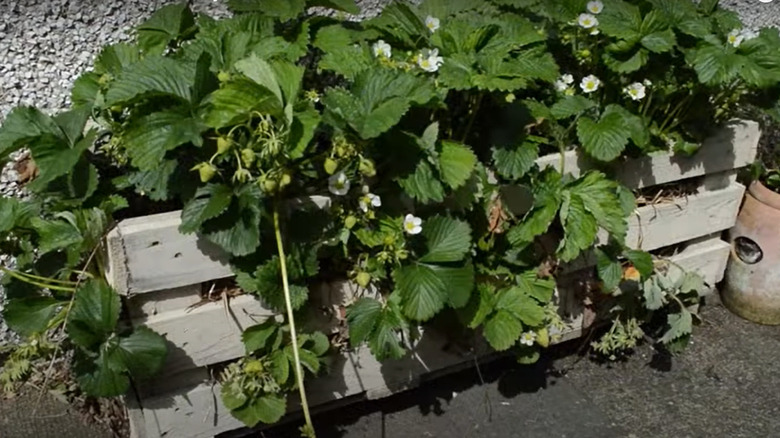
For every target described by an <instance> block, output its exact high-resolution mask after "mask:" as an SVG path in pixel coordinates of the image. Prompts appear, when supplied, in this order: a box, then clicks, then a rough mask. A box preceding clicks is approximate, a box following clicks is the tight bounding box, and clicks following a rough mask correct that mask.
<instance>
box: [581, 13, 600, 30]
mask: <svg viewBox="0 0 780 438" xmlns="http://www.w3.org/2000/svg"><path fill="white" fill-rule="evenodd" d="M577 23H578V24H579V25H580V27H582V28H584V29H590V28H592V27H596V26H598V25H599V20H597V19H596V17H595V16H593V15H592V14H580V16H579V17H578V18H577Z"/></svg>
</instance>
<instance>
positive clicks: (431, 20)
mask: <svg viewBox="0 0 780 438" xmlns="http://www.w3.org/2000/svg"><path fill="white" fill-rule="evenodd" d="M440 24H441V21H440V20H439V19H438V18H436V17H431V16H430V15H429V16H427V17H425V27H427V28H428V30H430V31H431V33H434V32H436V31H437V30H439V25H440Z"/></svg>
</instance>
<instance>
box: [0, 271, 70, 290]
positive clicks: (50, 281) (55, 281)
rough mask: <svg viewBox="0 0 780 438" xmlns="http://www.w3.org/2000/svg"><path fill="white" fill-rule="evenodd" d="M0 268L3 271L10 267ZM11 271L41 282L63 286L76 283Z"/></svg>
mask: <svg viewBox="0 0 780 438" xmlns="http://www.w3.org/2000/svg"><path fill="white" fill-rule="evenodd" d="M0 269H2V270H3V271H4V272H9V271H11V269H8V268H6V267H0ZM13 272H15V273H16V274H18V275H21V276H22V277H26V278H30V279H32V280H37V281H40V282H42V283H51V284H55V285H56V284H59V285H64V286H75V285H76V282H75V281H70V280H57V279H56V278H49V277H41V276H39V275H33V274H28V273H26V272H22V271H13Z"/></svg>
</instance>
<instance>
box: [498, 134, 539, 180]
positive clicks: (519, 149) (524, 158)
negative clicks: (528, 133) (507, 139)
mask: <svg viewBox="0 0 780 438" xmlns="http://www.w3.org/2000/svg"><path fill="white" fill-rule="evenodd" d="M538 157H539V144H538V143H536V142H533V141H524V142H523V143H522V144H520V145H519V146H494V147H493V165H494V166H495V168H496V172H498V173H499V175H501V176H503V177H504V178H506V179H508V180H510V181H516V180H518V179H520V178H522V177H523V176H524V175H525V174H526V173H528V171H529V170H531V168H533V167H534V164H536V161H535V160H536V159H537V158H538Z"/></svg>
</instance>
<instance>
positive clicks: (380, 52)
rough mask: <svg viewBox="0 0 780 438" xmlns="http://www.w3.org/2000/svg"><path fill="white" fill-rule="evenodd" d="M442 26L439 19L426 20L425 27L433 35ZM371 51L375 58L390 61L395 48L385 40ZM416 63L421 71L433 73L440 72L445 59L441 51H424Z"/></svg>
mask: <svg viewBox="0 0 780 438" xmlns="http://www.w3.org/2000/svg"><path fill="white" fill-rule="evenodd" d="M440 26H441V21H440V20H439V19H438V18H436V17H431V16H430V15H429V16H428V17H426V18H425V27H427V28H428V30H430V31H431V33H434V32H436V31H437V30H439V27H440ZM371 49H372V51H373V52H374V56H375V57H377V58H382V59H390V58H391V57H392V56H393V48H392V47H390V44H388V43H386V42H385V41H384V40H379V41H377V42H375V43H374V44H373V45H372V46H371ZM414 62H416V63H417V65H418V66H419V67H420V68H421V69H423V70H425V71H427V72H429V73H433V72H436V71H438V70H439V67H441V65H442V64H443V63H444V58H442V57H441V56H439V49H423V50H422V51H421V52H420V53H419V54H417V56H416V57H415V60H414Z"/></svg>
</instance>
